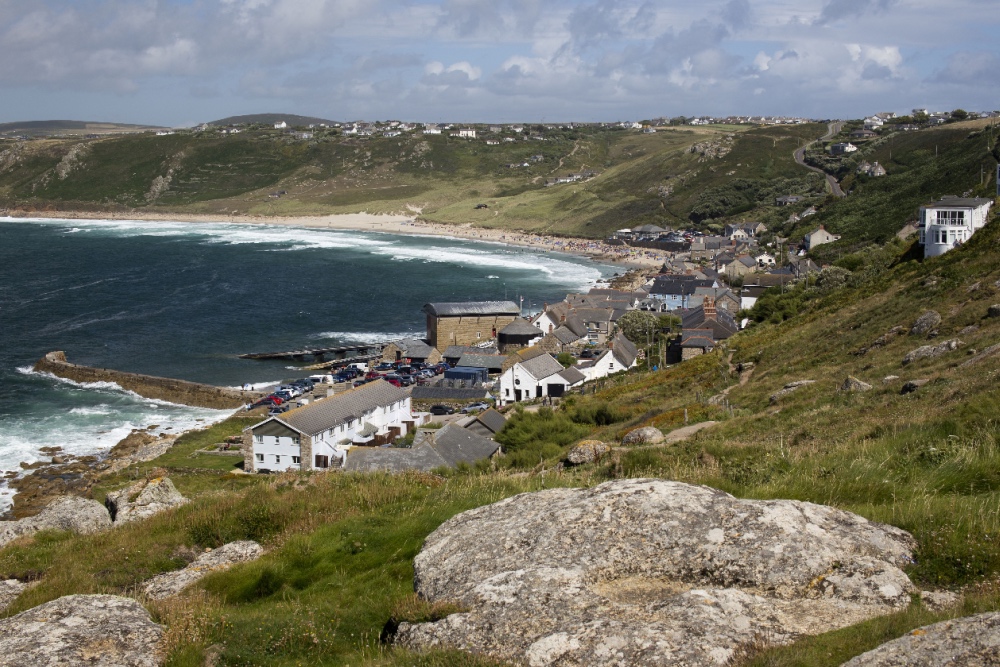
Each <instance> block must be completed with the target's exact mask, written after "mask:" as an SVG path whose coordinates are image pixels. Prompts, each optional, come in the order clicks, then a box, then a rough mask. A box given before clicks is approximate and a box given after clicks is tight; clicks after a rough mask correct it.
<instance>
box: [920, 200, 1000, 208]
mask: <svg viewBox="0 0 1000 667" xmlns="http://www.w3.org/2000/svg"><path fill="white" fill-rule="evenodd" d="M992 202H993V200H992V199H984V198H980V197H942V198H941V199H939V200H938V201H936V202H934V203H933V204H926V205H925V207H926V208H936V207H956V206H958V207H963V208H965V207H968V208H978V207H980V206H982V205H983V204H990V203H992Z"/></svg>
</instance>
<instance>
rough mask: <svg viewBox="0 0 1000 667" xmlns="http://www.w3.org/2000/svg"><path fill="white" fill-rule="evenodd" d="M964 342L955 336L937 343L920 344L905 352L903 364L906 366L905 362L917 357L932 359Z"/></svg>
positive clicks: (910, 361) (910, 362) (907, 362)
mask: <svg viewBox="0 0 1000 667" xmlns="http://www.w3.org/2000/svg"><path fill="white" fill-rule="evenodd" d="M964 344H965V343H963V342H962V341H960V340H958V339H957V338H953V339H951V340H946V341H944V342H943V343H938V344H937V345H921V346H920V347H918V348H917V349H915V350H910V351H909V352H907V354H906V356H905V357H903V365H904V366H906V365H907V364H912V363H913V362H914V361H917V360H918V359H933V358H935V357H940V356H941V355H942V354H944V353H945V352H951V351H952V350H957V349H958V348H959V347H960V346H962V345H964Z"/></svg>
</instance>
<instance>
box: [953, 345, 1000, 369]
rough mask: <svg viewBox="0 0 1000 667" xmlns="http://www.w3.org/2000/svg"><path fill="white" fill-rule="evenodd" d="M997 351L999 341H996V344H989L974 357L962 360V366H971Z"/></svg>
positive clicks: (998, 349)
mask: <svg viewBox="0 0 1000 667" xmlns="http://www.w3.org/2000/svg"><path fill="white" fill-rule="evenodd" d="M997 352H1000V343H997V344H996V345H990V346H989V347H988V348H986V349H985V350H983V351H982V352H980V353H978V354H976V355H975V356H974V357H972V358H971V359H969V360H968V361H966V362H964V363H963V364H962V366H963V367H965V366H971V365H972V364H977V363H979V362H980V361H982V360H983V359H986V358H987V357H992V356H993V355H994V354H996V353H997Z"/></svg>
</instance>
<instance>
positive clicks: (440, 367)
mask: <svg viewBox="0 0 1000 667" xmlns="http://www.w3.org/2000/svg"><path fill="white" fill-rule="evenodd" d="M433 368H434V374H435V375H441V373H444V372H445V371H446V370H448V369H449V368H451V366H449V365H448V364H446V363H444V362H441V363H440V364H434V366H433Z"/></svg>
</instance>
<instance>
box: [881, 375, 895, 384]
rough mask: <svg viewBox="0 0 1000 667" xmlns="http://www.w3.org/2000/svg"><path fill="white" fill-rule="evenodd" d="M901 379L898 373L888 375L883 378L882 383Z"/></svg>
mask: <svg viewBox="0 0 1000 667" xmlns="http://www.w3.org/2000/svg"><path fill="white" fill-rule="evenodd" d="M898 379H899V376H898V375H886V376H885V377H884V378H882V384H889V383H890V382H895V381H896V380H898Z"/></svg>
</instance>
